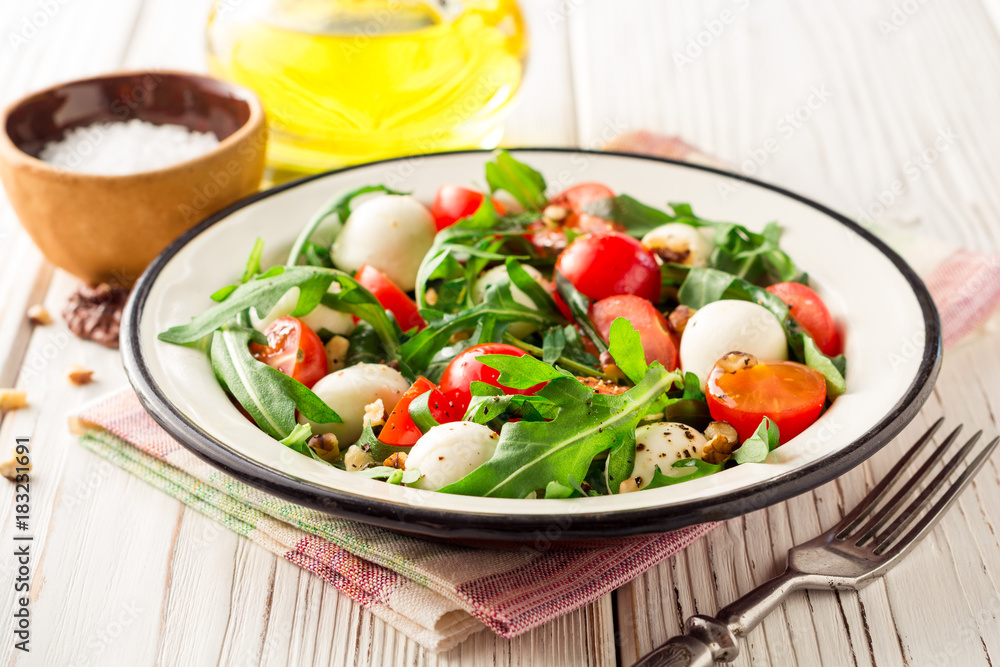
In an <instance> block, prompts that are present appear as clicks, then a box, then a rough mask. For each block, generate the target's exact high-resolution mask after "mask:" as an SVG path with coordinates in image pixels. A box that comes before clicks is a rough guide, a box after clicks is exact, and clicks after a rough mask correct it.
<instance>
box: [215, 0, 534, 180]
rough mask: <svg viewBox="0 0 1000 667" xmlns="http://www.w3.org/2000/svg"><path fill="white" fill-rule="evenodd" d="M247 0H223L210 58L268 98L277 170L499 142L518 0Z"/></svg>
mask: <svg viewBox="0 0 1000 667" xmlns="http://www.w3.org/2000/svg"><path fill="white" fill-rule="evenodd" d="M244 2H245V3H246V4H242V3H235V4H233V2H232V0H217V2H216V4H215V6H214V8H213V12H212V15H211V17H210V19H209V28H208V46H209V64H210V68H211V70H212V71H213V73H214V74H216V75H217V76H221V77H223V78H227V79H230V80H232V81H236V82H238V83H240V84H243V85H245V86H247V87H248V88H250V89H252V90H254V91H256V92H257V94H258V95H260V97H261V99H262V100H263V102H264V107H265V110H266V111H267V114H268V119H269V120H268V122H269V129H270V143H269V148H268V163H269V165H270V166H271V168H272V169H274V170H275V171H276V172H278V173H281V172H292V173H308V172H315V171H320V170H323V169H329V168H333V167H339V166H343V165H347V164H353V163H358V162H365V161H369V160H375V159H379V158H385V157H392V156H398V155H406V154H413V153H426V152H433V151H441V150H451V149H458V148H475V147H483V148H492V147H493V146H495V145H496V144H497V143H498V142H499V140H500V135H501V134H502V122H503V117H504V115H505V113H506V110H507V107H508V106H509V103H510V101H511V99H512V98H513V96H514V94H515V92H516V91H517V89H518V86H519V85H520V83H521V77H522V74H523V71H524V64H525V59H526V50H527V42H526V39H525V34H524V24H523V21H522V18H521V14H520V12H519V10H518V7H517V3H516V0H467V1H466V2H453V1H451V0H437V1H435V2H429V1H427V2H424V1H419V0H411V1H405V0H270V1H268V2H261V1H259V0H244Z"/></svg>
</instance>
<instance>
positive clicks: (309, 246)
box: [305, 241, 333, 269]
mask: <svg viewBox="0 0 1000 667" xmlns="http://www.w3.org/2000/svg"><path fill="white" fill-rule="evenodd" d="M305 256H306V265H307V266H323V267H326V268H328V269H332V268H333V259H332V258H331V257H330V250H329V249H328V248H324V247H323V246H321V245H319V244H318V243H313V242H312V241H309V242H308V243H306V248H305Z"/></svg>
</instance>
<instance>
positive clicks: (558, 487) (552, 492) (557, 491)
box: [545, 481, 576, 500]
mask: <svg viewBox="0 0 1000 667" xmlns="http://www.w3.org/2000/svg"><path fill="white" fill-rule="evenodd" d="M575 492H576V490H575V489H574V488H573V487H571V486H564V485H562V484H560V483H559V482H556V481H552V482H549V483H548V484H546V485H545V499H546V500H549V499H559V498H569V497H570V496H572V495H573V494H574V493H575Z"/></svg>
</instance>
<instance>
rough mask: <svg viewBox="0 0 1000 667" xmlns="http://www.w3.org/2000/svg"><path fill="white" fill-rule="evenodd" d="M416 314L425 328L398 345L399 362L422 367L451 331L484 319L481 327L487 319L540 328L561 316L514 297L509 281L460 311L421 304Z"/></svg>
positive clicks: (411, 366) (413, 367) (443, 345)
mask: <svg viewBox="0 0 1000 667" xmlns="http://www.w3.org/2000/svg"><path fill="white" fill-rule="evenodd" d="M420 314H421V315H422V316H423V317H424V319H425V320H426V321H427V328H426V329H424V330H423V331H421V332H419V333H418V334H416V335H415V336H414V337H413V338H411V339H410V340H408V341H406V342H405V343H404V344H403V345H402V347H401V348H400V356H399V359H400V363H401V364H405V365H406V366H407V367H409V368H412V369H423V368H426V367H427V366H428V364H429V363H430V361H431V359H432V358H433V357H434V355H435V354H436V353H437V352H438V351H440V350H441V349H442V348H444V347H445V346H446V345H447V344H448V341H449V340H450V339H451V337H452V336H453V335H454V334H456V333H458V332H460V331H467V330H470V329H473V328H475V327H476V326H478V325H479V324H480V323H484V327H485V322H487V321H492V322H493V323H507V322H527V323H529V324H531V325H533V326H534V327H535V328H537V329H544V328H545V327H546V326H549V325H551V324H554V323H555V322H557V321H558V320H560V319H561V318H557V316H556V315H555V314H553V313H544V312H542V311H539V310H536V309H535V308H533V307H528V306H525V305H523V304H521V303H518V302H517V301H515V300H514V297H513V296H512V295H511V291H510V283H509V282H508V283H501V284H498V285H495V286H494V287H493V288H491V289H489V290H487V291H486V299H485V300H484V301H483V302H482V303H480V304H476V305H475V306H472V307H470V308H466V309H465V310H463V311H461V312H458V313H441V312H439V311H436V310H432V309H430V308H424V309H423V310H421V311H420ZM491 326H492V324H491ZM488 333H492V332H488ZM484 335H486V333H484Z"/></svg>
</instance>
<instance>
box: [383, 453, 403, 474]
mask: <svg viewBox="0 0 1000 667" xmlns="http://www.w3.org/2000/svg"><path fill="white" fill-rule="evenodd" d="M382 465H384V466H388V467H390V468H398V469H399V470H406V452H396V453H394V454H390V455H389V458H387V459H386V460H385V461H382Z"/></svg>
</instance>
